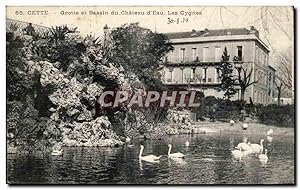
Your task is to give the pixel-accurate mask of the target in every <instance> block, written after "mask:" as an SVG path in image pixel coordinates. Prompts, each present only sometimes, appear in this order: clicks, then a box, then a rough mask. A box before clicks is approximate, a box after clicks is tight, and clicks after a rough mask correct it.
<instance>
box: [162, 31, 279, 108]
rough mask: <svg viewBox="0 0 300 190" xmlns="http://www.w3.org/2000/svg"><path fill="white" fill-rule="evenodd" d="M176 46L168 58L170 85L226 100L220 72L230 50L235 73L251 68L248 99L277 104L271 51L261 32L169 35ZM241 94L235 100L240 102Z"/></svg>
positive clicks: (166, 75)
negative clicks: (221, 64)
mask: <svg viewBox="0 0 300 190" xmlns="http://www.w3.org/2000/svg"><path fill="white" fill-rule="evenodd" d="M166 35H167V36H168V37H169V38H170V41H171V43H172V45H173V47H174V50H173V51H172V52H169V53H168V55H167V56H166V57H165V62H164V69H163V82H164V84H165V85H168V86H176V87H182V88H189V89H192V90H198V91H202V92H203V93H204V95H205V96H215V97H218V98H223V94H224V92H222V91H219V90H218V88H219V85H220V77H219V76H220V72H219V69H218V65H219V64H220V61H221V59H222V54H223V52H224V49H225V47H226V49H227V54H228V55H229V56H230V60H229V62H231V63H232V64H233V65H234V68H235V69H234V74H235V75H238V72H239V71H240V69H238V68H240V67H243V68H245V69H247V72H248V73H249V72H250V71H251V70H252V74H251V75H250V77H251V79H250V82H253V81H257V83H254V84H253V85H251V86H249V87H248V88H247V89H246V91H245V95H244V100H245V101H247V102H249V101H250V99H251V100H252V102H253V103H260V104H269V103H273V101H274V80H275V70H274V69H273V68H272V67H271V66H270V65H269V49H268V47H267V46H266V45H265V44H264V43H263V42H262V40H261V39H260V38H259V32H258V31H257V30H256V29H255V28H254V27H250V29H249V30H248V29H245V28H238V29H223V30H208V29H205V30H203V31H195V30H192V31H191V32H180V33H167V34H166ZM236 88H237V90H238V93H237V94H236V95H235V96H234V97H233V98H232V100H234V99H240V96H241V94H240V89H239V85H236Z"/></svg>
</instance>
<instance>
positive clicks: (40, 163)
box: [7, 134, 294, 184]
mask: <svg viewBox="0 0 300 190" xmlns="http://www.w3.org/2000/svg"><path fill="white" fill-rule="evenodd" d="M244 136H245V135H242V134H214V135H211V134H206V135H193V136H191V135H177V136H169V137H167V138H166V139H164V140H152V141H150V140H147V141H139V140H136V141H135V142H134V143H133V144H134V146H133V147H131V146H127V145H124V146H121V147H118V148H107V147H106V148H105V147H101V148H96V147H95V148H88V147H70V148H64V155H63V156H51V155H48V154H41V155H38V154H34V155H8V156H7V178H8V181H9V183H11V184H14V183H34V184H37V183H42V184H45V183H62V184H76V183H81V184H282V183H284V184H291V183H294V137H293V136H274V137H273V141H272V143H269V142H267V140H266V138H267V137H266V136H258V135H248V136H247V137H248V140H249V141H250V142H252V143H259V140H260V139H261V138H264V139H265V146H266V148H267V149H268V157H269V161H268V163H267V165H262V164H261V163H260V162H259V160H258V158H257V157H255V156H247V157H244V158H243V159H242V160H241V162H239V161H238V160H235V159H234V158H232V155H231V150H232V149H233V148H234V147H235V146H236V145H237V144H238V143H239V142H241V141H242V139H243V137H244ZM187 140H188V141H189V142H190V146H189V147H188V148H187V147H185V145H184V143H185V141H187ZM168 143H171V144H172V145H173V148H172V152H177V151H179V152H181V153H183V154H185V155H186V158H185V159H180V160H171V159H168V157H167V152H168V146H167V145H168ZM140 144H143V145H144V146H145V149H144V153H143V155H147V154H154V155H163V157H162V158H161V159H160V162H159V163H148V162H145V161H142V162H139V158H138V154H139V145H140Z"/></svg>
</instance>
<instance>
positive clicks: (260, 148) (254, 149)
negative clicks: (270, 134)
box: [250, 139, 264, 154]
mask: <svg viewBox="0 0 300 190" xmlns="http://www.w3.org/2000/svg"><path fill="white" fill-rule="evenodd" d="M263 142H264V139H261V140H260V145H259V144H251V145H250V147H251V149H252V152H253V153H254V154H259V153H260V152H262V151H263V149H264V145H263Z"/></svg>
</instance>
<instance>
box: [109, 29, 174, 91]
mask: <svg viewBox="0 0 300 190" xmlns="http://www.w3.org/2000/svg"><path fill="white" fill-rule="evenodd" d="M110 35H111V41H112V43H113V44H112V49H111V51H112V52H111V56H110V57H109V58H108V60H109V61H110V62H112V63H115V64H117V65H119V66H122V67H123V68H124V70H125V71H126V73H125V75H126V74H127V75H130V74H131V73H134V74H136V75H137V77H138V79H139V80H140V81H142V82H143V83H144V84H145V85H146V86H148V87H152V88H153V87H155V88H157V86H159V85H161V76H160V73H159V72H158V71H159V69H160V64H161V62H162V59H163V57H164V56H165V55H166V54H167V53H168V52H169V51H171V50H173V47H172V45H171V43H170V41H169V39H168V37H167V36H166V35H164V34H159V33H156V32H152V31H151V30H149V29H146V28H142V27H140V26H139V25H138V23H131V24H126V25H123V26H121V27H118V28H116V29H114V30H112V31H111V33H110Z"/></svg>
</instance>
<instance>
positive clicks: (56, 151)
mask: <svg viewBox="0 0 300 190" xmlns="http://www.w3.org/2000/svg"><path fill="white" fill-rule="evenodd" d="M51 155H52V156H61V155H63V150H62V149H61V150H53V151H52V152H51Z"/></svg>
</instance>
